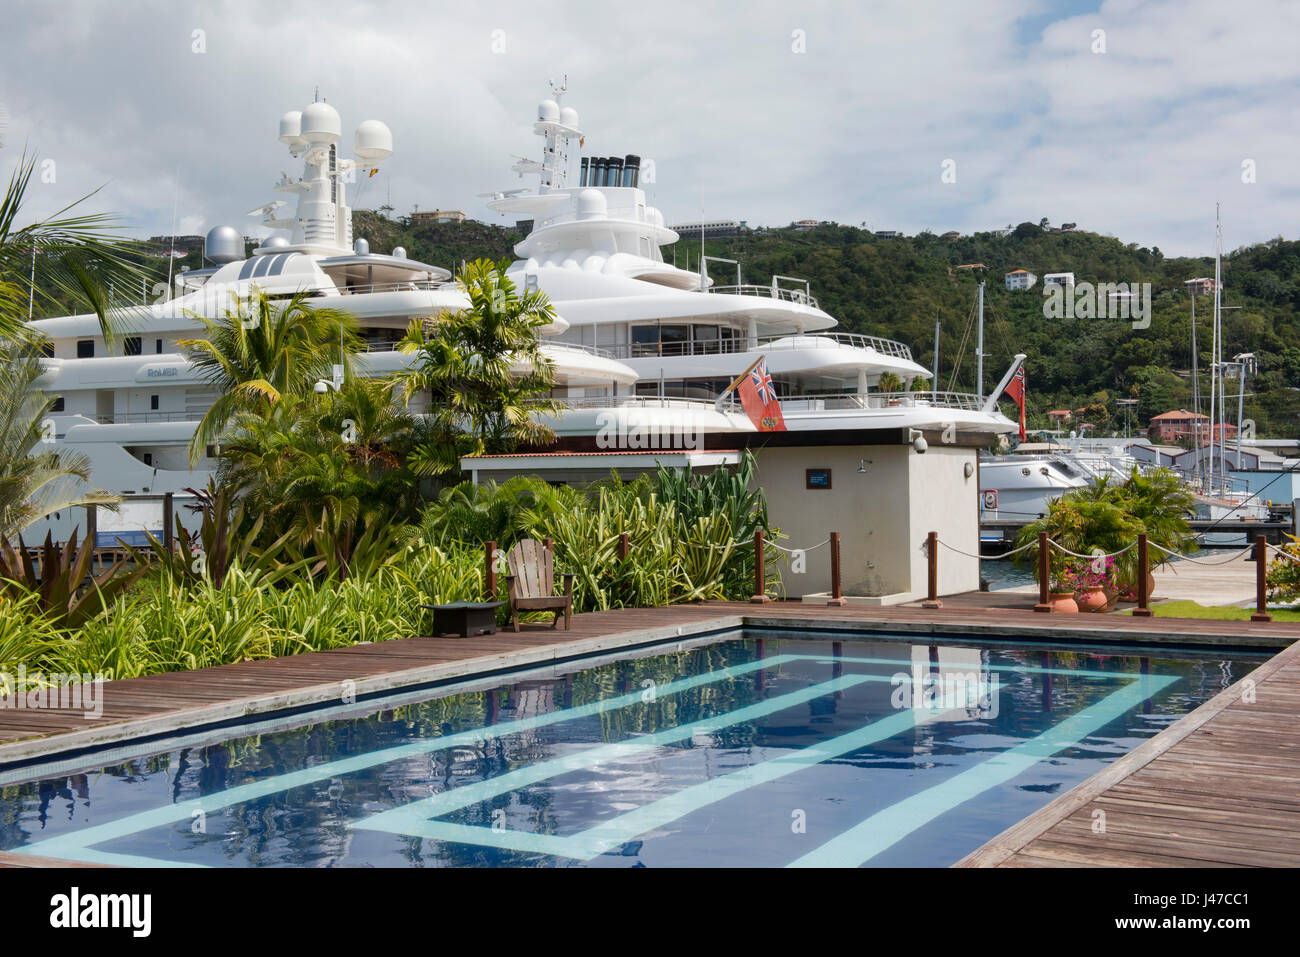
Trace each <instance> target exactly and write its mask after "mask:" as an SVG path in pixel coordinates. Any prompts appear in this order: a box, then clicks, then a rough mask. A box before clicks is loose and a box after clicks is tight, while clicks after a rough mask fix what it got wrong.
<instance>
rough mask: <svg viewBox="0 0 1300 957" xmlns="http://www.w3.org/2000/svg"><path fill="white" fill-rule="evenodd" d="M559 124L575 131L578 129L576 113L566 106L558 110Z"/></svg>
mask: <svg viewBox="0 0 1300 957" xmlns="http://www.w3.org/2000/svg"><path fill="white" fill-rule="evenodd" d="M560 122H561V123H563V124H564V125H565V126H569V127H572V128H573V129H575V130H576V129H577V128H578V111H577V110H575V109H574V108H573V107H571V106H566V107H565V108H564V109H562V110H560Z"/></svg>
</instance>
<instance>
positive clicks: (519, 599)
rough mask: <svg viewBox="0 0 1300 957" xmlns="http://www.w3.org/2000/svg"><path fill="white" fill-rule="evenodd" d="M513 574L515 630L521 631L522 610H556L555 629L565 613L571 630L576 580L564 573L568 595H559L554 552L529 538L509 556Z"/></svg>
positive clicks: (511, 590)
mask: <svg viewBox="0 0 1300 957" xmlns="http://www.w3.org/2000/svg"><path fill="white" fill-rule="evenodd" d="M506 564H507V565H508V566H509V568H510V574H509V575H507V576H506V589H507V590H508V591H509V593H510V618H511V621H513V622H514V626H515V631H518V630H519V613H520V612H521V611H554V612H555V618H554V620H553V621H552V622H551V627H552V628H554V627H556V626H557V625H558V624H559V623H560V613H561V612H563V613H564V630H565V631H568V630H569V623H570V621H571V619H572V614H573V579H574V576H573V575H571V574H569V575H565V576H564V594H562V595H557V594H555V564H554V554H553V553H552V551H551V549H549V548H547V547H546V546H545V545H543V544H542V543H540V542H537V541H534V540H533V539H531V538H525V539H524V540H523V541H522V542H520V543H519V544H518V545H516V546H515V547H514V548H512V549H511V550H510V554H509V555H507V556H506Z"/></svg>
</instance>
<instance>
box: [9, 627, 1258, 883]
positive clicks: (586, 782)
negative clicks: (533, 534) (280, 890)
mask: <svg viewBox="0 0 1300 957" xmlns="http://www.w3.org/2000/svg"><path fill="white" fill-rule="evenodd" d="M926 641H935V642H939V643H936V644H928V643H924V642H919V641H916V640H909V639H906V638H891V637H878V636H857V635H854V636H852V637H851V638H850V637H848V636H839V637H837V638H835V639H832V638H831V637H829V636H818V635H811V634H793V633H791V634H773V633H759V632H747V633H743V634H741V633H732V634H730V635H723V636H717V637H714V638H710V639H697V640H695V641H694V642H683V643H674V644H670V645H667V646H658V647H656V648H653V649H648V650H642V651H639V652H636V653H633V654H631V655H626V656H624V657H623V658H621V659H618V660H604V661H594V662H593V661H584V662H575V663H571V664H568V665H563V666H557V667H553V668H547V669H535V670H532V671H529V672H524V673H520V674H517V675H512V676H510V677H508V678H504V679H495V680H480V681H479V682H478V683H477V684H475V683H468V682H463V683H461V684H459V685H455V686H450V687H446V688H440V689H437V690H435V691H429V690H426V691H423V692H419V693H407V694H405V695H403V696H397V697H392V698H386V699H377V700H375V701H372V702H369V703H366V704H354V705H352V706H351V708H350V709H336V710H335V711H332V712H323V713H315V714H312V715H310V716H305V715H299V716H297V717H288V718H278V719H275V718H273V719H268V720H265V721H263V722H261V723H260V724H258V725H255V726H248V727H241V728H238V729H235V730H233V731H231V730H226V731H219V732H218V731H209V732H206V733H196V734H193V735H191V736H190V737H189V738H188V739H177V740H175V741H172V742H159V743H156V744H154V745H150V746H148V751H149V753H141V754H136V755H127V754H125V753H123V754H118V755H110V754H108V753H105V754H104V755H103V756H102V757H101V758H99V759H84V758H83V759H81V761H82V764H81V765H80V766H77V765H76V764H75V762H69V763H66V764H65V765H51V766H47V767H46V768H44V769H40V768H36V769H29V771H27V772H12V771H11V772H9V773H8V774H6V775H4V776H3V777H0V781H5V780H12V781H14V783H6V784H4V785H3V787H0V849H5V850H12V851H17V852H20V853H29V854H36V855H42V856H47V857H55V858H65V859H71V860H78V861H88V862H99V863H106V864H126V865H141V866H158V865H162V866H218V867H222V866H225V867H229V866H252V867H273V866H431V867H432V866H576V865H585V866H591V867H629V866H726V865H731V866H770V867H783V866H795V867H800V866H859V865H871V866H945V865H948V864H951V863H953V862H955V861H956V860H958V859H959V858H961V857H963V856H964V855H965V854H967V853H968V852H970V851H972V850H974V849H975V848H977V847H979V846H980V845H981V844H983V843H984V842H985V841H987V840H988V839H989V838H991V837H993V836H994V835H996V834H997V833H999V832H1000V831H1002V830H1003V829H1004V828H1006V827H1008V826H1009V825H1011V824H1013V823H1015V822H1016V821H1018V820H1020V819H1021V818H1023V817H1025V816H1026V815H1028V814H1030V813H1032V812H1033V811H1034V810H1036V809H1037V808H1039V807H1041V806H1042V805H1044V804H1046V803H1047V802H1048V801H1050V800H1051V799H1052V798H1053V797H1055V796H1056V795H1058V794H1061V793H1063V792H1064V791H1066V790H1068V789H1069V788H1070V787H1072V786H1074V785H1075V784H1077V783H1078V782H1080V781H1082V780H1084V779H1085V778H1086V777H1088V776H1089V775H1091V774H1093V773H1094V772H1096V771H1097V770H1098V769H1100V768H1101V767H1102V766H1104V765H1105V764H1106V763H1107V762H1109V761H1111V760H1113V759H1115V758H1116V757H1118V756H1120V755H1122V754H1124V753H1125V752H1127V751H1129V750H1131V749H1132V748H1134V747H1136V746H1137V745H1138V744H1140V743H1141V742H1142V741H1143V740H1145V739H1147V738H1149V737H1151V736H1152V735H1154V734H1156V733H1157V732H1159V731H1160V730H1161V729H1162V728H1164V727H1166V726H1167V725H1168V724H1170V723H1171V722H1173V721H1174V720H1176V719H1177V718H1178V717H1179V716H1181V715H1183V714H1185V713H1187V712H1188V711H1190V710H1192V709H1193V708H1195V707H1196V706H1197V705H1198V704H1200V703H1201V702H1203V701H1205V700H1207V699H1208V698H1210V697H1212V696H1213V695H1214V694H1216V693H1217V692H1219V691H1220V690H1222V689H1223V688H1224V687H1226V686H1227V685H1228V684H1231V683H1232V682H1234V681H1236V680H1237V679H1239V678H1240V677H1242V676H1243V675H1244V674H1246V673H1247V672H1248V671H1250V670H1252V669H1253V668H1254V667H1255V666H1256V665H1257V664H1258V663H1259V662H1260V661H1261V660H1263V656H1250V655H1244V654H1243V655H1236V656H1226V655H1222V654H1220V655H1214V656H1196V655H1193V654H1192V653H1184V652H1176V653H1171V652H1168V651H1164V652H1160V651H1151V652H1145V651H1144V652H1140V653H1138V652H1127V651H1126V652H1125V653H1123V654H1115V653H1114V652H1113V651H1101V652H1092V651H1086V650H1073V651H1062V650H1055V649H1047V648H1042V649H1039V648H1033V647H1027V646H1024V645H1020V646H1013V645H1005V646H995V645H989V644H987V643H979V644H973V643H970V644H964V643H961V642H958V641H944V640H942V639H937V638H935V639H926ZM1148 655H1149V656H1148ZM96 761H98V764H99V766H97V767H94V769H90V770H87V769H88V768H90V767H91V765H92V764H95V763H96ZM110 761H111V763H109V762H110ZM24 773H26V774H29V775H30V776H31V777H32V778H33V779H31V780H14V779H15V778H16V777H19V776H21V775H22V774H24Z"/></svg>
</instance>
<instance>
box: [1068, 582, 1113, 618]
mask: <svg viewBox="0 0 1300 957" xmlns="http://www.w3.org/2000/svg"><path fill="white" fill-rule="evenodd" d="M1074 600H1075V604H1077V605H1078V606H1079V611H1081V612H1098V611H1101V610H1102V609H1103V608H1105V607H1106V604H1107V600H1106V590H1105V589H1104V588H1102V587H1101V586H1100V585H1099V586H1097V587H1096V588H1089V589H1088V590H1086V591H1082V592H1079V593H1078V594H1077V595H1076V596H1075V599H1074Z"/></svg>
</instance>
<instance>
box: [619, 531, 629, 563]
mask: <svg viewBox="0 0 1300 957" xmlns="http://www.w3.org/2000/svg"><path fill="white" fill-rule="evenodd" d="M631 551H632V543H631V541H629V539H628V536H627V532H620V533H619V536H618V560H619V561H620V562H625V561H627V556H628V555H629V554H630V553H631Z"/></svg>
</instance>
